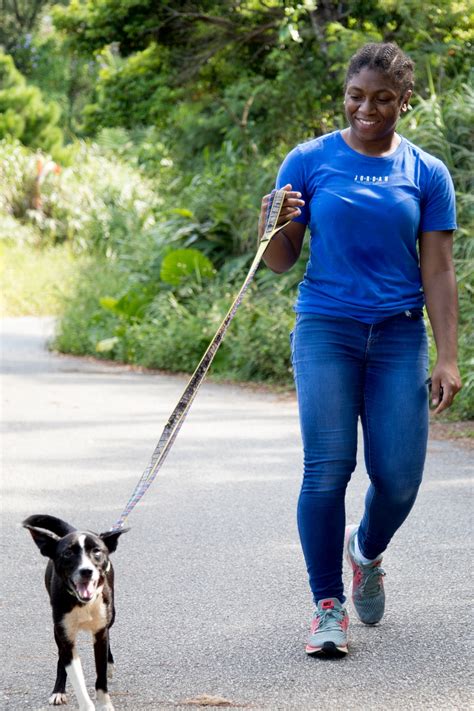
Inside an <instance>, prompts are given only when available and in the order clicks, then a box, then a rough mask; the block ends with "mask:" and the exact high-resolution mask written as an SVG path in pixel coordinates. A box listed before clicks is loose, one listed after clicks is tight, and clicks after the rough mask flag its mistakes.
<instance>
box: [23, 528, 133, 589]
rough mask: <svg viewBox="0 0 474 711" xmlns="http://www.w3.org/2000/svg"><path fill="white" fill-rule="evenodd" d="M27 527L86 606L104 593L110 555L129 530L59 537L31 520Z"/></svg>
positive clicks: (58, 572)
mask: <svg viewBox="0 0 474 711" xmlns="http://www.w3.org/2000/svg"><path fill="white" fill-rule="evenodd" d="M30 518H32V517H30ZM23 526H24V527H25V528H27V529H28V530H29V532H30V533H31V535H32V537H33V540H34V542H35V543H36V545H37V546H38V548H39V550H40V552H41V554H42V555H44V556H45V557H46V558H50V559H51V561H52V562H53V565H54V569H55V571H56V574H57V575H58V576H59V578H60V579H61V580H62V581H63V583H64V584H65V585H66V587H67V589H68V590H69V592H70V593H72V594H73V595H75V597H76V598H77V599H78V600H79V602H82V603H87V602H91V601H92V600H94V599H95V597H96V595H97V593H98V592H99V591H100V590H101V589H102V587H103V585H104V580H105V575H106V573H107V571H108V570H109V568H110V561H109V555H110V554H111V553H113V552H114V551H115V549H116V548H117V543H118V539H119V537H120V536H121V535H122V533H125V532H126V531H128V530H129V529H120V530H116V531H107V532H106V533H101V534H99V535H97V534H95V533H91V532H90V531H76V530H72V531H70V532H69V533H67V534H66V535H64V536H58V535H57V534H56V533H53V532H52V531H48V530H47V529H46V528H40V527H38V526H33V525H31V523H30V522H29V519H26V520H25V521H24V522H23ZM70 528H72V527H70Z"/></svg>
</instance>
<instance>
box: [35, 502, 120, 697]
mask: <svg viewBox="0 0 474 711" xmlns="http://www.w3.org/2000/svg"><path fill="white" fill-rule="evenodd" d="M23 526H24V527H25V528H27V529H28V530H29V532H30V533H31V535H32V536H33V540H34V542H35V543H36V545H37V546H38V548H39V549H40V551H41V553H42V555H44V556H46V557H47V558H49V559H50V560H49V561H48V564H47V566H46V574H45V582H46V588H47V590H48V593H49V598H50V601H51V607H52V610H53V622H54V637H55V640H56V644H57V645H58V654H59V659H58V668H57V676H56V683H55V685H54V689H53V693H52V695H51V697H50V699H49V703H50V704H53V705H56V706H59V705H60V704H65V703H67V698H66V693H65V692H66V677H67V675H69V678H70V680H71V683H72V686H73V688H74V691H75V692H76V696H77V700H78V702H79V709H80V711H94V709H95V707H94V704H93V702H92V701H91V699H90V696H89V694H88V693H87V688H86V684H85V681H84V674H83V672H82V666H81V660H80V659H79V657H78V655H77V650H76V636H77V633H78V632H79V630H86V631H88V632H92V635H93V637H94V656H95V665H96V671H97V680H96V684H95V688H96V695H97V709H98V710H99V711H113V708H114V707H113V705H112V702H111V700H110V696H109V694H108V691H107V676H108V675H109V676H110V675H111V671H112V669H113V661H114V660H113V657H112V652H111V651H110V645H109V629H110V627H111V626H112V625H113V622H114V618H115V608H114V571H113V568H112V564H111V562H110V560H109V555H110V553H113V552H114V551H115V549H116V548H117V543H118V539H119V536H121V535H122V533H125V531H126V530H129V529H121V530H117V531H109V532H108V533H101V534H100V535H96V534H95V533H91V532H89V531H78V530H76V529H75V528H74V527H73V526H70V525H69V524H68V523H66V522H65V521H61V519H59V518H56V517H54V516H47V515H41V514H40V515H35V516H29V517H28V518H27V519H25V521H23Z"/></svg>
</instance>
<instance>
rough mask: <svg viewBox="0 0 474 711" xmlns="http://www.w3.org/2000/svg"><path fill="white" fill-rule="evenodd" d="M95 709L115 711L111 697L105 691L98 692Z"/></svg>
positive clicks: (97, 710) (98, 710)
mask: <svg viewBox="0 0 474 711" xmlns="http://www.w3.org/2000/svg"><path fill="white" fill-rule="evenodd" d="M95 708H96V711H114V707H113V704H112V701H111V699H110V696H109V695H108V694H106V693H105V691H100V690H99V689H98V690H97V696H96V704H95Z"/></svg>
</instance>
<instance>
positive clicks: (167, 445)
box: [111, 190, 289, 531]
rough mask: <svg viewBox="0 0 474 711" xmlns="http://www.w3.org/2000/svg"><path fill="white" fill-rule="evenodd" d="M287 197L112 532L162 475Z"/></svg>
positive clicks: (278, 204)
mask: <svg viewBox="0 0 474 711" xmlns="http://www.w3.org/2000/svg"><path fill="white" fill-rule="evenodd" d="M284 199H285V191H284V190H273V191H272V194H271V198H270V200H269V203H268V207H267V213H266V216H265V231H264V234H263V237H262V239H261V241H260V244H259V246H258V250H257V253H256V255H255V258H254V260H253V262H252V265H251V267H250V269H249V272H248V274H247V276H246V277H245V281H244V283H243V285H242V287H241V289H240V291H239V293H238V294H237V296H236V298H235V300H234V302H233V304H232V306H231V307H230V309H229V311H228V312H227V315H226V316H225V318H224V320H223V321H222V323H221V325H220V326H219V328H218V329H217V332H216V335H215V336H214V338H213V339H212V341H211V343H210V344H209V346H208V348H207V350H206V352H205V353H204V355H203V357H202V358H201V361H200V363H199V365H198V366H197V368H196V370H195V371H194V373H193V375H192V376H191V379H190V380H189V382H188V384H187V386H186V388H185V390H184V392H183V394H182V395H181V398H180V400H179V402H178V404H177V405H176V407H175V409H174V410H173V412H172V414H171V415H170V418H169V420H168V422H167V423H166V425H165V428H164V430H163V433H162V435H161V437H160V441H159V442H158V444H157V445H156V447H155V450H154V452H153V454H152V456H151V459H150V461H149V463H148V466H147V467H146V469H145V471H144V472H143V474H142V476H141V478H140V480H139V482H138V484H137V485H136V487H135V489H134V490H133V493H132V495H131V496H130V498H129V500H128V502H127V504H126V506H125V508H124V510H123V512H122V515H121V516H120V518H119V519H117V521H116V522H115V523H114V525H113V526H112V528H111V530H112V531H117V530H119V529H121V528H123V526H124V524H125V521H126V520H127V518H128V517H129V515H130V513H131V512H132V511H133V509H134V508H135V506H136V505H137V504H138V502H139V501H140V499H141V498H142V497H143V496H144V494H145V493H146V492H147V490H148V489H149V487H150V486H151V484H152V483H153V481H154V480H155V478H156V475H157V474H158V471H159V469H160V467H161V465H162V464H163V462H164V460H165V458H166V455H167V454H168V452H169V451H170V449H171V447H172V445H173V442H174V441H175V439H176V437H177V435H178V432H179V430H180V429H181V425H182V424H183V422H184V419H185V417H186V415H187V414H188V411H189V408H190V407H191V405H192V402H193V400H194V398H195V397H196V394H197V391H198V389H199V387H200V385H201V383H202V381H203V380H204V378H205V376H206V373H207V371H208V370H209V367H210V365H211V363H212V361H213V359H214V356H215V354H216V353H217V350H218V348H219V346H220V344H221V342H222V339H223V338H224V335H225V333H226V331H227V329H228V327H229V324H230V322H231V321H232V319H233V318H234V315H235V312H236V311H237V309H238V307H239V306H240V303H241V301H242V299H243V296H244V294H245V292H246V291H247V289H248V287H249V284H250V282H251V281H252V279H253V277H254V276H255V272H256V271H257V268H258V265H259V264H260V261H261V259H262V257H263V254H264V252H265V250H266V248H267V247H268V245H269V243H270V240H271V239H272V237H273V236H274V235H275V234H276V233H277V232H278V231H279V230H281V229H283V228H284V227H286V225H288V223H289V221H288V222H286V223H285V224H283V225H279V226H278V227H277V226H276V225H277V221H278V218H279V216H280V212H281V208H282V205H283V200H284Z"/></svg>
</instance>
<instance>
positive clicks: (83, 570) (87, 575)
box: [79, 568, 94, 580]
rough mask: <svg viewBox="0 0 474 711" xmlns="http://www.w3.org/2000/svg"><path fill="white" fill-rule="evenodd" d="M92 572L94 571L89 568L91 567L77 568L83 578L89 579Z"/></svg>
mask: <svg viewBox="0 0 474 711" xmlns="http://www.w3.org/2000/svg"><path fill="white" fill-rule="evenodd" d="M93 572H94V571H93V570H91V568H81V569H80V570H79V575H80V576H81V578H82V579H83V580H90V578H92V573H93Z"/></svg>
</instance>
